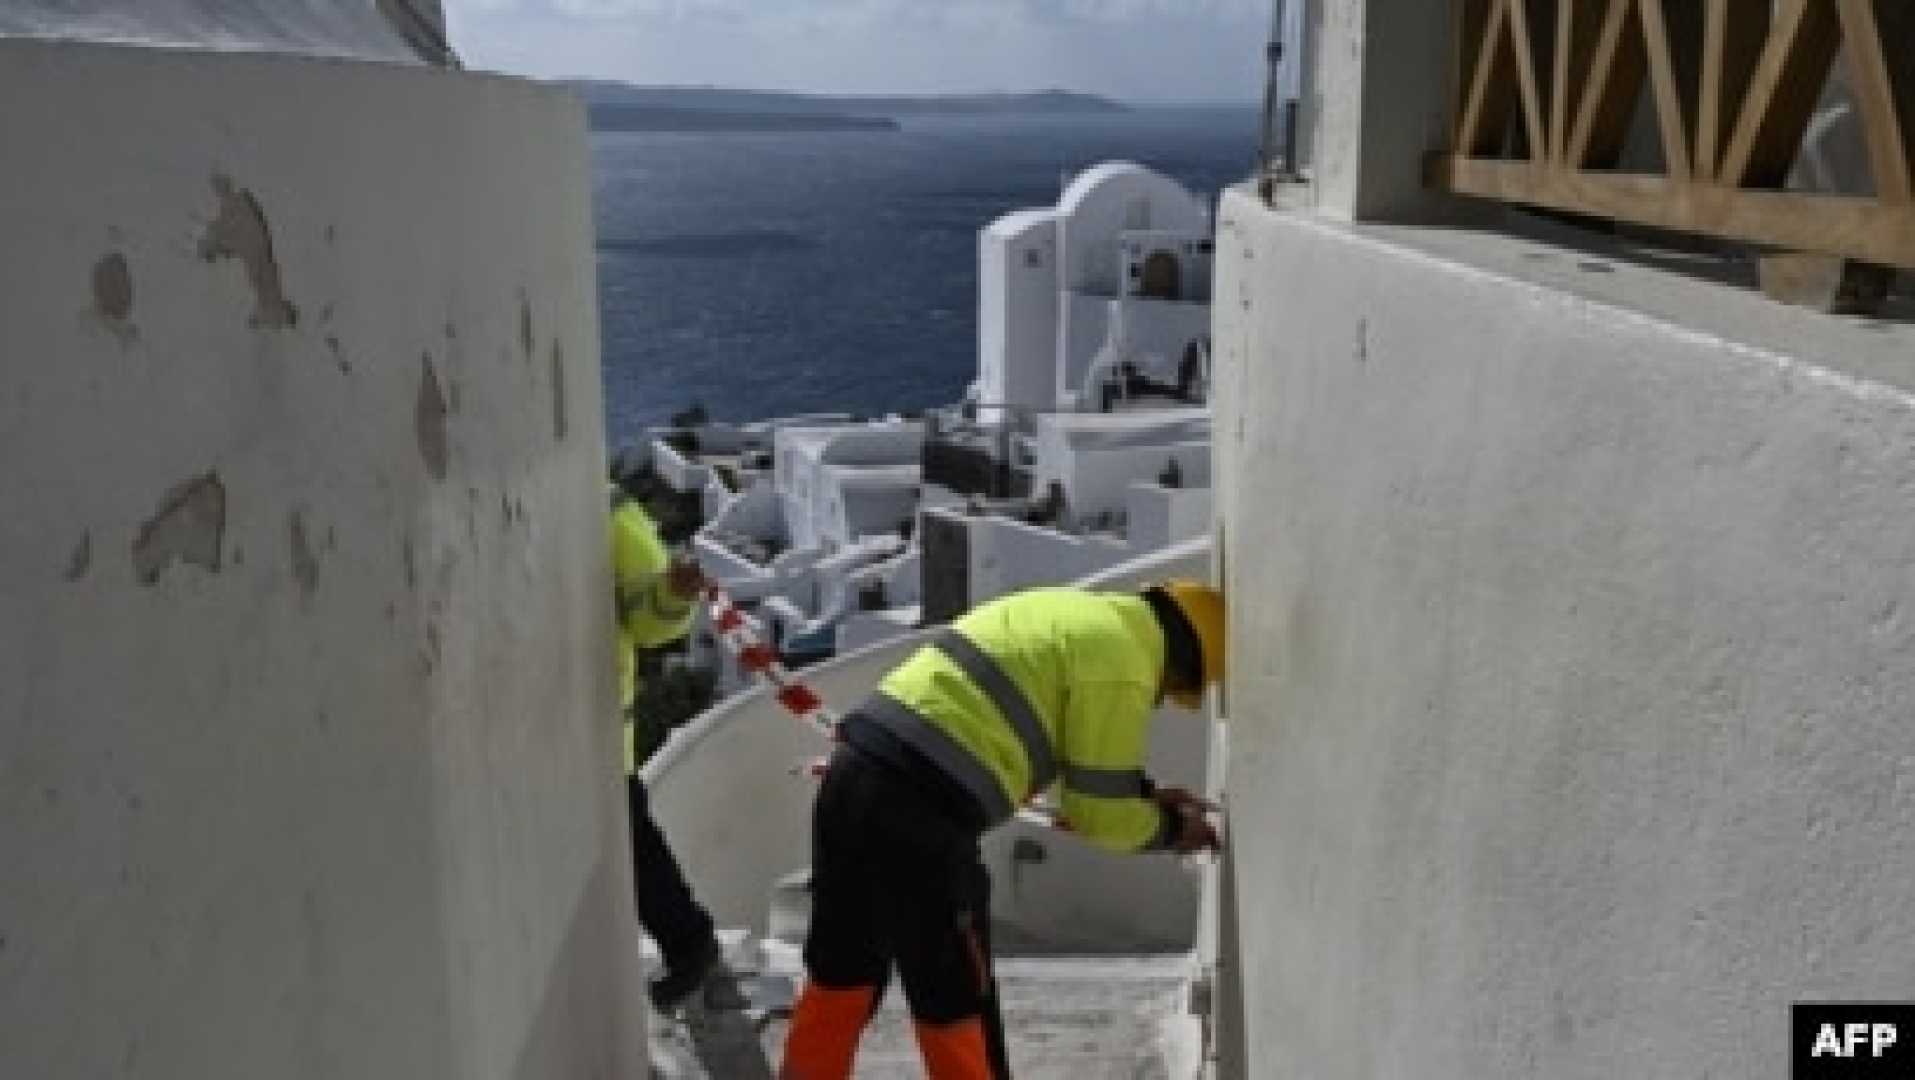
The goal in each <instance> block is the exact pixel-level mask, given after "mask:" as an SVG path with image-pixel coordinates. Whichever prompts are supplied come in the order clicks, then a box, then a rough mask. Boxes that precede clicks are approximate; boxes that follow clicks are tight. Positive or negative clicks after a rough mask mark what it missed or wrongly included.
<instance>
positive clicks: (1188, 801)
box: [1150, 787, 1221, 814]
mask: <svg viewBox="0 0 1915 1080" xmlns="http://www.w3.org/2000/svg"><path fill="white" fill-rule="evenodd" d="M1150 797H1151V799H1152V800H1154V801H1155V802H1156V803H1157V805H1158V806H1161V807H1163V808H1164V809H1166V810H1182V809H1184V808H1185V807H1195V808H1196V809H1197V811H1198V812H1199V813H1208V814H1214V813H1217V812H1218V810H1220V809H1221V808H1220V807H1219V806H1218V805H1217V804H1216V803H1213V802H1211V801H1210V800H1208V799H1204V798H1199V797H1198V796H1196V795H1193V794H1191V793H1190V792H1189V791H1186V790H1185V789H1183V788H1180V787H1160V788H1158V789H1157V790H1155V791H1153V792H1151V793H1150Z"/></svg>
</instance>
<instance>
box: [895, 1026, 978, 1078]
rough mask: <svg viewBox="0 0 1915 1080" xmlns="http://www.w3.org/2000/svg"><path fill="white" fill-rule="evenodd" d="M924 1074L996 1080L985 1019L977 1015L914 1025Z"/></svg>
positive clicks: (940, 1076) (938, 1076)
mask: <svg viewBox="0 0 1915 1080" xmlns="http://www.w3.org/2000/svg"><path fill="white" fill-rule="evenodd" d="M914 1026H915V1027H916V1028H917V1035H918V1053H919V1054H920V1055H921V1056H923V1058H924V1073H925V1075H926V1076H928V1077H930V1078H931V1080H995V1078H996V1076H997V1073H996V1072H995V1071H994V1070H992V1068H991V1053H990V1048H989V1046H988V1045H987V1044H986V1043H985V1040H984V1021H983V1020H982V1019H981V1018H979V1017H976V1016H973V1017H971V1018H969V1019H966V1020H959V1021H957V1022H955V1023H950V1024H927V1023H924V1022H923V1021H919V1022H918V1023H917V1024H915V1025H914Z"/></svg>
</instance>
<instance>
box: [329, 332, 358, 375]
mask: <svg viewBox="0 0 1915 1080" xmlns="http://www.w3.org/2000/svg"><path fill="white" fill-rule="evenodd" d="M326 349H327V350H328V351H329V352H331V353H332V362H333V363H334V364H337V365H338V366H339V371H340V373H341V374H346V375H350V374H351V373H352V361H350V360H348V359H346V350H345V346H343V345H341V344H340V343H339V335H338V334H327V335H326Z"/></svg>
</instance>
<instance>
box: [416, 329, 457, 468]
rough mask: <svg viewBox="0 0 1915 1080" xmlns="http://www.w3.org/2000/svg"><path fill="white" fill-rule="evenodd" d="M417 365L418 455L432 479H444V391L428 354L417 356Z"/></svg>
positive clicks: (445, 455) (446, 453) (445, 450)
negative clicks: (418, 369) (418, 368)
mask: <svg viewBox="0 0 1915 1080" xmlns="http://www.w3.org/2000/svg"><path fill="white" fill-rule="evenodd" d="M419 367H420V372H419V400H418V403H417V405H416V406H415V407H414V409H413V425H414V426H415V427H416V428H417V429H418V434H419V457H420V459H421V460H423V461H424V462H425V463H426V471H427V472H429V473H431V474H432V478H433V479H434V480H444V479H445V478H446V465H447V460H448V457H449V451H448V448H447V445H446V399H445V392H444V391H443V390H441V389H440V388H439V373H438V372H436V371H434V370H433V369H432V356H431V355H430V354H422V355H421V356H420V357H419Z"/></svg>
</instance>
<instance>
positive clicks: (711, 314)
mask: <svg viewBox="0 0 1915 1080" xmlns="http://www.w3.org/2000/svg"><path fill="white" fill-rule="evenodd" d="M902 123H903V125H904V129H903V130H902V131H897V132H796V133H776V134H650V133H624V132H601V133H595V134H594V135H593V136H592V157H593V169H594V187H595V196H596V206H597V229H598V272H599V310H600V318H601V320H602V323H603V335H604V359H605V383H606V385H605V395H606V436H607V439H608V441H609V442H610V443H611V444H612V445H613V446H614V447H616V446H620V445H625V444H628V443H631V442H634V441H636V440H637V439H638V437H639V436H640V435H641V434H642V432H643V430H644V429H645V427H646V426H647V425H651V424H658V423H664V422H666V421H667V420H668V418H669V417H670V415H671V414H672V413H674V412H677V411H679V410H681V409H684V408H687V407H688V406H690V405H693V404H702V405H703V406H704V407H705V408H706V410H707V411H708V412H709V413H710V414H711V415H712V416H714V417H717V418H722V419H733V420H745V419H756V418H760V417H765V416H774V415H779V414H783V413H793V412H812V411H827V410H833V411H847V412H858V413H867V414H871V413H882V412H886V411H892V410H905V409H914V408H922V407H924V406H928V405H935V404H941V403H944V402H949V401H951V400H954V399H955V398H957V397H958V396H959V395H960V394H961V393H962V392H963V390H964V387H965V385H966V384H967V383H968V382H970V381H971V379H972V377H973V375H974V372H975V370H976V366H977V343H976V324H977V232H978V229H979V228H981V227H982V226H984V225H985V224H987V223H989V222H990V221H991V220H992V219H993V218H996V217H997V216H998V215H1000V214H1003V213H1005V212H1006V211H1010V210H1015V209H1020V208H1023V207H1031V206H1044V205H1049V204H1051V203H1054V202H1056V200H1057V196H1058V193H1059V191H1060V184H1061V182H1062V181H1063V179H1064V178H1065V177H1066V176H1067V175H1068V174H1069V173H1071V172H1073V171H1076V170H1079V169H1083V168H1086V167H1088V166H1090V165H1094V164H1096V163H1098V162H1100V161H1107V160H1113V159H1126V160H1131V161H1137V162H1141V163H1143V164H1146V165H1149V166H1151V167H1153V168H1156V169H1159V170H1161V171H1163V172H1164V173H1166V174H1168V175H1170V176H1173V177H1176V178H1177V179H1178V180H1180V181H1182V182H1183V183H1184V184H1185V185H1187V186H1189V187H1190V188H1191V189H1192V190H1194V191H1198V192H1201V193H1204V194H1205V195H1208V196H1214V195H1215V193H1216V192H1218V191H1219V190H1220V189H1221V188H1223V187H1224V186H1226V185H1228V184H1231V183H1235V182H1236V181H1238V180H1241V179H1242V178H1244V177H1245V176H1247V175H1249V173H1250V169H1251V165H1252V161H1253V158H1254V155H1255V150H1256V140H1257V126H1258V121H1257V115H1256V112H1255V110H1254V109H1247V108H1245V109H1233V108H1170V107H1164V108H1140V109H1136V110H1134V111H1131V112H1127V113H1117V114H1109V115H1096V116H1070V117H1065V116H1055V117H961V118H959V117H936V118H905V119H903V120H902Z"/></svg>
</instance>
